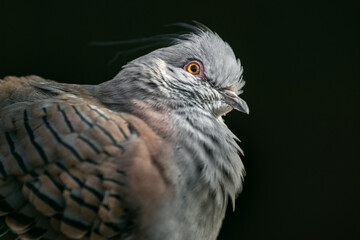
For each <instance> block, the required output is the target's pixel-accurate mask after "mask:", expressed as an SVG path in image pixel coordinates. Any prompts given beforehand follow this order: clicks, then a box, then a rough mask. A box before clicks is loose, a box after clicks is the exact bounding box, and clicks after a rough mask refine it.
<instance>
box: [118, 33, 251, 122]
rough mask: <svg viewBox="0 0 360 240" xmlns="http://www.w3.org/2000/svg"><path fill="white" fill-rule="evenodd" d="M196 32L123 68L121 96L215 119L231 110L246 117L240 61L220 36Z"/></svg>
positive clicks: (246, 109)
mask: <svg viewBox="0 0 360 240" xmlns="http://www.w3.org/2000/svg"><path fill="white" fill-rule="evenodd" d="M194 29H195V31H194V32H192V33H189V34H186V35H181V37H179V38H176V39H175V40H173V43H172V44H171V45H170V46H168V47H164V48H160V49H157V50H155V51H153V52H151V53H149V54H147V55H144V56H142V57H140V58H137V59H135V60H133V61H131V62H130V63H128V64H127V65H125V66H124V69H123V70H122V71H121V72H120V73H119V74H118V75H117V76H116V77H115V79H119V80H122V81H123V82H126V83H125V84H121V88H122V89H121V91H122V92H123V93H124V94H128V93H129V92H130V94H131V92H133V93H135V92H136V93H137V95H138V96H134V95H133V97H134V98H140V100H144V101H146V102H148V103H150V104H153V105H156V104H157V103H159V102H161V103H163V104H165V105H167V106H168V107H169V108H170V109H175V110H177V109H182V108H189V107H190V108H193V107H195V108H196V107H197V108H201V109H203V110H205V111H208V112H210V113H211V114H212V115H214V116H215V117H216V118H219V117H220V118H221V116H222V115H225V114H226V113H228V112H229V111H231V110H232V109H236V110H239V111H241V112H244V113H247V114H248V113H249V108H248V106H247V104H246V102H245V101H244V100H243V99H241V98H240V97H239V94H241V93H242V90H241V89H242V87H243V86H244V84H245V81H244V80H243V79H242V73H243V68H242V66H241V64H240V60H239V59H237V58H236V57H235V54H234V52H233V50H232V48H231V47H230V46H229V45H228V44H227V43H226V42H224V41H223V40H222V39H221V38H220V37H219V35H217V34H216V33H214V32H212V31H211V30H210V29H208V28H206V27H202V28H194ZM124 91H125V92H124Z"/></svg>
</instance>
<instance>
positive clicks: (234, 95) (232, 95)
mask: <svg viewBox="0 0 360 240" xmlns="http://www.w3.org/2000/svg"><path fill="white" fill-rule="evenodd" d="M226 95H228V96H229V97H232V98H236V97H237V96H236V94H235V93H233V92H227V93H226Z"/></svg>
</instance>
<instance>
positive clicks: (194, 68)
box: [190, 64, 198, 72]
mask: <svg viewBox="0 0 360 240" xmlns="http://www.w3.org/2000/svg"><path fill="white" fill-rule="evenodd" d="M197 69H198V67H197V66H196V65H195V64H194V65H192V66H191V67H190V70H191V71H192V72H196V71H197Z"/></svg>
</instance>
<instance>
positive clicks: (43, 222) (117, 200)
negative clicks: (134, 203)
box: [0, 78, 151, 240]
mask: <svg viewBox="0 0 360 240" xmlns="http://www.w3.org/2000/svg"><path fill="white" fill-rule="evenodd" d="M35 80H36V82H41V79H35ZM14 81H17V83H18V84H19V83H21V81H22V82H23V83H24V84H23V86H22V88H21V89H17V88H16V84H14ZM30 85H31V84H29V81H28V79H15V78H8V79H6V81H3V80H0V88H1V91H0V92H2V93H1V94H0V102H2V104H0V238H1V239H17V236H19V237H21V239H91V240H95V239H96V240H98V239H99V240H100V239H110V238H113V237H117V239H123V238H125V237H126V236H127V235H128V234H129V232H130V231H131V228H132V220H131V218H130V211H129V208H128V206H127V205H126V199H125V198H126V197H127V194H128V189H127V187H128V186H127V184H128V182H127V171H126V169H127V168H128V163H127V162H128V161H129V160H127V159H122V158H121V156H122V155H124V153H125V152H126V151H127V149H128V148H129V146H131V145H134V146H133V147H131V148H135V149H136V142H139V141H138V140H136V141H135V139H139V137H140V136H139V132H138V131H137V130H136V127H135V126H133V125H132V124H131V123H130V122H129V120H127V118H129V116H127V115H126V114H116V113H114V112H111V111H108V110H106V109H104V108H101V107H99V106H96V105H95V104H90V103H89V102H90V101H88V102H85V101H83V99H81V98H77V97H75V96H74V95H71V94H66V93H63V94H58V95H57V96H56V97H51V98H47V99H39V100H37V99H36V98H39V96H38V95H36V94H35V93H34V91H35V90H34V89H32V91H33V92H32V95H28V97H29V98H30V99H31V98H35V99H31V100H32V101H23V100H26V99H22V97H23V94H24V93H26V91H27V90H28V91H29V92H31V86H30ZM18 86H19V85H18ZM3 90H5V91H6V94H4V91H3ZM19 91H20V92H19ZM34 94H35V95H34ZM17 95H19V96H20V97H18V99H20V100H21V101H16V100H17ZM34 96H35V97H34ZM130 118H131V117H130ZM138 121H139V120H138ZM135 125H136V124H135ZM142 147H143V146H142ZM150 153H151V152H150Z"/></svg>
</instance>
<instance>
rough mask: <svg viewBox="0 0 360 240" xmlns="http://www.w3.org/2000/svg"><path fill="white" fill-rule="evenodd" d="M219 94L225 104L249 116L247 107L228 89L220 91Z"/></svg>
mask: <svg viewBox="0 0 360 240" xmlns="http://www.w3.org/2000/svg"><path fill="white" fill-rule="evenodd" d="M220 93H221V94H222V95H223V96H224V100H225V103H227V104H229V105H230V106H232V107H233V108H234V109H236V110H238V111H240V112H243V113H246V114H249V107H248V105H247V104H246V102H245V101H244V100H242V99H241V98H240V97H239V96H238V95H237V94H236V93H235V92H233V91H231V90H229V89H222V90H221V91H220Z"/></svg>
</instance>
